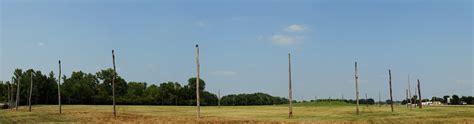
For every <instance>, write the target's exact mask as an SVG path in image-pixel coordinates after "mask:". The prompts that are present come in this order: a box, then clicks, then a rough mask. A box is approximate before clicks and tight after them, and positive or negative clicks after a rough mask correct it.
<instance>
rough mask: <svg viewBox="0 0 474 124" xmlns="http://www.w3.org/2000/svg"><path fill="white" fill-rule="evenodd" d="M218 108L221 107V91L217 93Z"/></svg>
mask: <svg viewBox="0 0 474 124" xmlns="http://www.w3.org/2000/svg"><path fill="white" fill-rule="evenodd" d="M217 106H219V108H220V107H221V90H218V91H217Z"/></svg>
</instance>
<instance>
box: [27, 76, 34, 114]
mask: <svg viewBox="0 0 474 124" xmlns="http://www.w3.org/2000/svg"><path fill="white" fill-rule="evenodd" d="M33 74H34V73H33V72H31V73H30V97H29V98H28V112H31V93H32V92H33Z"/></svg>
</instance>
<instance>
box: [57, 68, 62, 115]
mask: <svg viewBox="0 0 474 124" xmlns="http://www.w3.org/2000/svg"><path fill="white" fill-rule="evenodd" d="M58 63H59V76H58V104H59V114H61V113H62V112H61V60H59V61H58Z"/></svg>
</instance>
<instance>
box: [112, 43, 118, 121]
mask: <svg viewBox="0 0 474 124" xmlns="http://www.w3.org/2000/svg"><path fill="white" fill-rule="evenodd" d="M112 64H113V66H114V74H113V77H112V96H113V97H112V105H113V106H114V117H116V116H117V111H116V110H115V78H116V77H117V70H116V68H115V51H114V50H112Z"/></svg>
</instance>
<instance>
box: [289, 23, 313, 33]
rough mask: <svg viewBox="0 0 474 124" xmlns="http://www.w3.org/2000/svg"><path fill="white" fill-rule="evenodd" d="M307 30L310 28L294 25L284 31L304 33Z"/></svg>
mask: <svg viewBox="0 0 474 124" xmlns="http://www.w3.org/2000/svg"><path fill="white" fill-rule="evenodd" d="M306 29H308V28H307V27H306V26H304V25H299V24H292V25H290V26H288V27H286V28H285V29H284V30H285V31H287V32H303V31H305V30H306Z"/></svg>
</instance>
